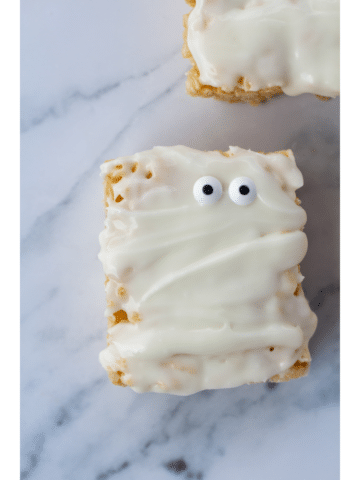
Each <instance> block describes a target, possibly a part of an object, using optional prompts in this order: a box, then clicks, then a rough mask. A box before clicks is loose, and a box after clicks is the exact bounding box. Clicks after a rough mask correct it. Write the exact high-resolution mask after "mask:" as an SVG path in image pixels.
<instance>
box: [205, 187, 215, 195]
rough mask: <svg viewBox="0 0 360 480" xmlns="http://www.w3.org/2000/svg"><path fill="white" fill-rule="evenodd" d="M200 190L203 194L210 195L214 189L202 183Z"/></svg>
mask: <svg viewBox="0 0 360 480" xmlns="http://www.w3.org/2000/svg"><path fill="white" fill-rule="evenodd" d="M202 190H203V193H205V195H211V194H212V193H213V191H214V189H213V187H212V186H211V185H204V186H203V189H202Z"/></svg>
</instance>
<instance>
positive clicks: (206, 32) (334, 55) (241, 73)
mask: <svg viewBox="0 0 360 480" xmlns="http://www.w3.org/2000/svg"><path fill="white" fill-rule="evenodd" d="M339 16H340V4H339V0H197V1H196V6H195V8H194V9H193V10H192V12H191V13H190V16H189V24H188V37H187V41H188V46H189V49H190V51H191V54H192V56H193V57H194V60H195V62H196V64H197V66H198V68H199V71H200V81H201V83H202V84H204V85H211V86H213V87H221V88H222V89H223V90H225V91H231V90H232V89H233V88H234V87H235V85H236V83H237V81H238V79H239V78H240V77H244V78H245V80H246V81H245V82H244V87H243V88H244V89H245V90H250V91H256V90H259V89H262V88H267V87H274V86H280V87H281V88H282V90H283V91H284V92H285V93H286V94H287V95H299V94H301V93H313V94H317V95H322V96H328V97H335V96H337V95H338V94H339V90H340V58H339V56H340V21H339Z"/></svg>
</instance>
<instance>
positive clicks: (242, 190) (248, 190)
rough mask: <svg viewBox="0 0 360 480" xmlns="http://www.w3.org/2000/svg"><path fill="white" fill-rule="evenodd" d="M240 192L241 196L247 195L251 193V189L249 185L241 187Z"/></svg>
mask: <svg viewBox="0 0 360 480" xmlns="http://www.w3.org/2000/svg"><path fill="white" fill-rule="evenodd" d="M239 192H240V193H241V195H247V194H248V193H249V192H250V188H249V187H248V186H247V185H241V187H240V188H239Z"/></svg>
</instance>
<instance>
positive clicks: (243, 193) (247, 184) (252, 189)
mask: <svg viewBox="0 0 360 480" xmlns="http://www.w3.org/2000/svg"><path fill="white" fill-rule="evenodd" d="M229 196H230V198H231V200H232V201H233V202H234V203H236V205H243V206H245V205H250V203H252V202H253V201H254V200H255V198H256V186H255V183H254V182H253V181H252V180H251V178H248V177H238V178H234V180H233V181H232V182H231V183H230V185H229Z"/></svg>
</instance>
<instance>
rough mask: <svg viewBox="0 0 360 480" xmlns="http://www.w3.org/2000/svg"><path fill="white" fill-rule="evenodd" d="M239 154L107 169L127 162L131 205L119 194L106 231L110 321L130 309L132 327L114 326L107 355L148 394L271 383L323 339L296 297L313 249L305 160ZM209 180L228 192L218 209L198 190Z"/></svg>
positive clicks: (104, 358)
mask: <svg viewBox="0 0 360 480" xmlns="http://www.w3.org/2000/svg"><path fill="white" fill-rule="evenodd" d="M231 152H232V153H233V156H232V157H230V158H228V157H225V156H223V155H222V154H221V153H219V152H200V151H196V150H193V149H190V148H186V147H182V146H178V147H156V148H154V149H153V150H151V151H147V152H143V153H140V154H136V155H134V156H132V157H125V158H120V159H116V160H112V161H110V162H106V163H105V164H104V165H103V166H102V175H103V176H104V177H106V175H108V174H111V172H113V171H114V168H115V166H116V165H117V166H119V165H120V164H121V165H122V168H121V169H117V170H116V171H117V172H122V175H123V178H122V179H121V180H120V181H119V182H118V183H116V184H115V185H114V198H115V199H116V198H117V197H118V195H121V197H123V200H122V201H121V202H118V203H117V202H116V201H113V200H111V199H109V198H108V199H107V201H108V203H109V205H108V208H107V218H106V221H105V230H104V231H103V232H102V233H101V235H100V244H101V251H100V254H99V258H100V260H101V261H102V263H103V266H104V270H105V274H106V275H107V276H108V277H109V279H110V280H109V282H108V283H107V284H106V291H107V298H108V302H109V307H108V308H107V310H106V316H112V315H113V314H114V313H115V312H117V311H119V310H124V311H126V312H127V315H128V319H129V320H130V322H121V323H118V324H117V325H115V326H113V327H111V328H110V329H109V339H108V341H109V345H108V347H107V348H106V349H105V350H104V351H103V352H102V353H101V355H100V360H101V363H102V365H103V366H104V367H105V368H107V369H111V370H114V371H117V370H120V371H123V372H124V373H125V374H124V376H123V377H122V381H123V382H125V383H128V384H129V385H130V386H132V388H133V389H134V390H136V391H138V392H144V391H157V392H161V391H166V392H168V393H176V394H181V395H184V394H190V393H194V392H196V391H198V390H202V389H208V388H222V387H233V386H237V385H241V384H243V383H249V382H260V381H266V380H267V379H269V378H271V377H272V376H273V375H275V374H278V373H281V372H283V371H285V370H287V369H288V368H289V367H290V366H292V365H293V364H294V363H295V362H296V360H298V359H299V357H300V354H301V351H302V349H303V348H304V347H306V346H307V343H308V340H309V338H310V337H311V335H312V334H313V332H314V329H315V326H316V316H315V315H314V314H313V313H312V312H311V311H310V309H309V306H308V303H307V301H306V299H305V298H304V296H303V294H302V293H301V294H300V295H298V296H294V291H295V290H296V287H297V284H298V283H300V282H301V281H302V279H303V277H302V276H301V275H300V274H299V272H298V267H297V265H298V264H299V263H300V262H301V260H302V259H303V257H304V255H305V253H306V250H307V240H306V235H305V233H303V232H302V231H301V229H302V227H303V226H304V224H305V222H306V214H305V211H304V210H303V209H302V208H301V207H300V206H299V205H297V204H296V203H295V198H296V195H295V190H296V189H297V188H299V187H300V186H302V183H303V181H302V176H301V173H300V172H299V170H298V169H297V167H296V165H295V161H294V157H293V155H292V153H291V151H288V152H287V155H288V156H285V155H283V154H280V153H278V154H269V155H263V154H257V153H254V152H251V151H247V150H243V149H240V148H237V147H231ZM135 162H136V164H137V168H136V171H135V172H132V170H131V167H132V166H133V165H134V163H135ZM133 170H134V168H133ZM149 171H150V172H151V173H152V176H151V178H146V176H147V173H148V172H149ZM204 176H211V177H214V178H215V179H217V180H219V181H220V183H221V185H222V192H223V193H222V196H221V198H220V199H219V200H218V201H217V202H216V203H214V204H212V205H201V204H199V203H198V202H197V201H196V199H195V198H194V195H193V186H194V184H195V182H196V181H197V180H198V179H199V178H201V177H204ZM238 177H248V178H249V179H251V180H252V181H253V182H254V183H255V185H256V190H257V196H256V198H255V200H254V201H253V202H252V203H251V204H249V205H246V206H241V205H237V204H236V203H234V202H233V201H232V200H231V199H230V197H229V193H228V188H229V185H230V183H231V182H232V181H233V180H234V179H235V178H238ZM119 288H120V289H125V290H126V295H125V296H124V295H122V296H121V295H119V294H118V292H119ZM123 291H124V290H123ZM137 320H140V321H137ZM270 347H274V348H273V349H271V350H270ZM124 359H125V360H126V364H125V367H124Z"/></svg>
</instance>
